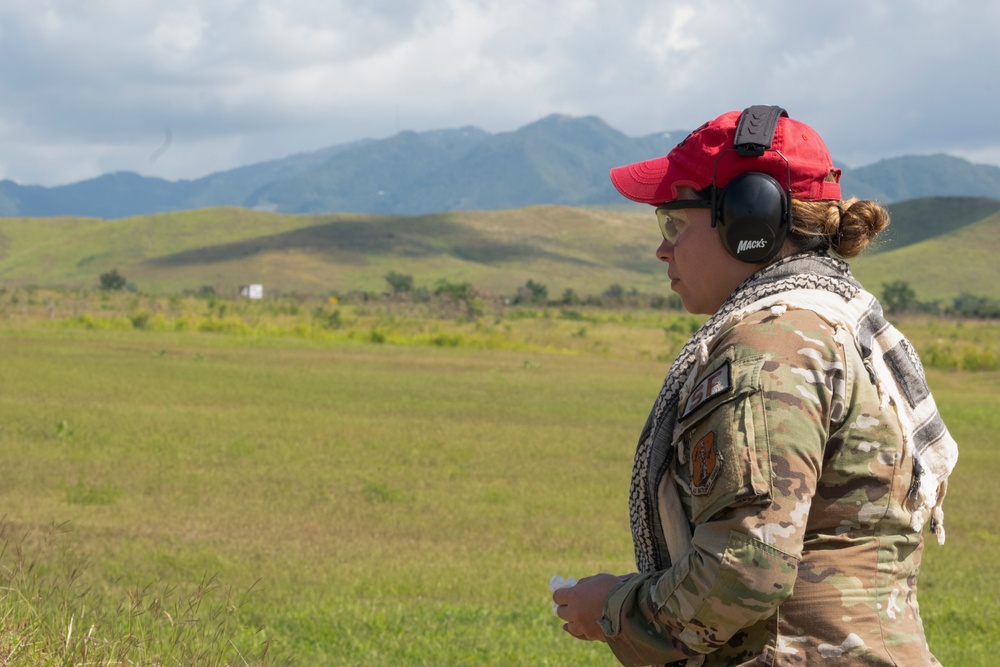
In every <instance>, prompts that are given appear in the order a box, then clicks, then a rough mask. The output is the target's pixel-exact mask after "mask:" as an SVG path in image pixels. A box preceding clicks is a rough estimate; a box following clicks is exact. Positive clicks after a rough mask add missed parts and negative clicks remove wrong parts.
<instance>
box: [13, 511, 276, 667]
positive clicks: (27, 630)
mask: <svg viewBox="0 0 1000 667" xmlns="http://www.w3.org/2000/svg"><path fill="white" fill-rule="evenodd" d="M67 530H68V528H67V526H66V525H65V524H62V525H58V526H50V527H48V528H47V529H45V530H44V531H42V532H37V531H35V530H34V529H27V530H26V531H23V532H20V533H18V531H17V528H16V527H15V526H14V525H12V524H11V523H9V522H4V523H2V524H0V664H3V665H5V666H10V667H15V666H17V665H24V666H26V667H27V666H31V667H36V666H47V665H53V666H55V665H109V666H110V665H116V666H117V665H178V666H180V665H204V666H206V667H209V666H210V667H224V666H229V665H233V666H235V665H259V666H263V665H276V664H279V662H278V661H277V660H274V659H272V656H270V655H269V648H270V643H271V640H269V639H267V634H266V630H265V628H264V627H263V626H259V627H256V628H251V627H249V626H247V625H246V622H245V620H244V619H243V614H242V610H243V609H244V607H245V606H246V605H247V602H248V598H249V597H250V595H251V594H252V593H253V589H252V588H251V589H249V590H247V591H245V592H244V593H242V594H238V595H237V594H236V593H235V592H234V590H233V588H232V587H231V586H223V585H222V584H221V582H220V581H219V579H218V578H217V577H216V576H211V577H206V578H204V579H202V580H201V581H200V582H198V583H197V584H195V585H193V586H192V587H190V588H188V589H186V590H179V589H178V588H177V587H175V586H173V585H167V584H161V585H156V583H155V582H147V583H144V584H141V583H133V584H127V585H126V584H123V583H122V582H119V581H110V582H109V581H105V580H103V579H102V576H101V573H97V575H96V576H95V573H94V572H93V571H91V568H90V567H89V566H88V563H86V561H85V559H82V558H80V557H79V556H78V555H77V554H75V553H74V552H73V550H72V549H71V548H69V547H68V546H67V545H66V544H65V543H62V542H60V539H59V538H60V537H61V536H62V535H63V534H65V533H66V532H67ZM284 662H285V661H282V663H280V664H284Z"/></svg>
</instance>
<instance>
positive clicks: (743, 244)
mask: <svg viewBox="0 0 1000 667" xmlns="http://www.w3.org/2000/svg"><path fill="white" fill-rule="evenodd" d="M766 245H767V241H765V240H764V239H759V240H757V241H749V240H746V239H744V240H743V241H740V244H739V245H738V246H736V252H737V254H739V253H741V252H745V251H747V250H760V249H761V248H763V247H764V246H766Z"/></svg>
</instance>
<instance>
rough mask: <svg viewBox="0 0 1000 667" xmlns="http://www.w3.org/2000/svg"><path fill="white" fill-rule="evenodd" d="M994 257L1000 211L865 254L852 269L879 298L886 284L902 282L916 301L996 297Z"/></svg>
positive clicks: (999, 293) (999, 291) (998, 250)
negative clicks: (970, 222)
mask: <svg viewBox="0 0 1000 667" xmlns="http://www.w3.org/2000/svg"><path fill="white" fill-rule="evenodd" d="M893 224H895V221H894V222H893ZM998 257H1000V212H994V213H993V214H992V215H990V216H988V217H986V218H983V219H981V220H979V221H978V222H975V223H972V224H965V225H962V226H959V227H957V228H956V229H954V230H953V231H949V232H947V233H944V234H940V235H937V236H934V237H932V238H929V239H927V240H925V241H920V242H918V243H913V244H910V245H906V246H904V247H900V248H897V249H895V250H888V251H884V252H878V253H874V254H870V255H864V256H862V257H861V258H858V259H856V260H854V261H853V262H852V265H853V270H854V273H855V275H856V276H857V277H858V279H859V280H860V281H861V282H862V283H863V284H864V285H865V287H866V288H867V289H868V290H869V291H870V292H872V293H874V294H881V292H882V285H883V284H884V283H889V282H893V281H895V280H903V281H906V282H908V283H909V284H910V287H912V288H913V289H914V290H915V291H916V293H917V299H918V300H920V301H935V300H942V301H944V302H945V303H947V302H949V301H950V300H952V299H954V297H956V296H958V295H959V294H962V293H969V294H974V295H976V296H987V297H990V298H992V299H1000V260H998Z"/></svg>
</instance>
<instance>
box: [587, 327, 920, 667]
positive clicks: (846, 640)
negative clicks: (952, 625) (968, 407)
mask: <svg viewBox="0 0 1000 667" xmlns="http://www.w3.org/2000/svg"><path fill="white" fill-rule="evenodd" d="M726 326H727V328H726V329H724V330H723V331H722V332H720V334H719V335H718V336H717V337H716V338H715V339H714V340H713V341H712V344H711V347H710V349H709V350H708V351H709V357H708V359H707V362H706V363H702V364H701V365H700V367H699V370H698V371H697V375H696V377H695V380H694V384H693V385H692V386H693V390H692V391H691V392H690V394H689V395H688V397H687V399H686V401H684V402H683V403H682V404H681V405H680V406H679V408H678V416H677V420H678V421H677V426H676V428H675V431H674V445H675V449H674V451H675V453H676V454H675V458H674V460H673V462H672V463H671V471H672V473H673V479H672V481H673V482H674V483H675V484H676V487H677V489H678V490H679V497H680V503H681V505H682V507H683V511H684V513H685V514H686V516H687V519H688V522H689V524H690V527H691V533H690V547H689V548H688V550H687V551H686V553H684V554H683V556H682V557H680V558H677V559H675V562H673V564H672V566H671V567H670V568H669V569H667V570H661V571H657V572H651V573H648V574H638V575H634V576H632V577H630V578H628V579H627V580H625V581H624V582H623V583H622V584H620V585H619V586H618V587H617V588H616V589H615V590H614V591H613V592H612V594H611V596H610V597H609V599H608V601H607V603H606V605H605V620H604V626H605V633H606V634H607V635H608V643H609V645H610V646H611V648H612V650H613V651H614V653H615V655H616V656H617V657H618V659H619V660H620V661H621V662H622V663H623V664H625V665H649V664H662V663H665V662H666V663H670V662H671V661H677V662H678V664H685V661H687V663H686V664H689V665H699V664H701V665H705V666H706V667H708V666H715V665H782V666H784V665H830V666H833V665H905V666H906V667H914V666H919V665H935V664H938V663H937V661H936V660H935V659H934V657H933V655H932V654H931V652H930V650H929V648H928V647H927V643H926V640H925V638H924V632H923V628H922V625H921V621H920V614H919V610H918V607H917V572H918V570H919V566H920V554H921V550H922V547H923V540H922V538H921V535H920V534H919V532H917V531H914V530H913V529H912V528H911V527H910V516H909V512H908V511H907V510H906V509H905V508H904V501H905V499H906V496H907V493H908V492H909V490H910V487H911V484H912V481H913V461H912V458H911V456H910V455H909V454H908V453H907V452H906V451H905V449H904V446H903V442H902V440H903V438H902V435H901V432H900V427H899V424H898V422H897V420H896V419H895V418H894V417H893V416H892V414H891V410H889V411H886V410H883V409H882V408H881V407H880V397H879V393H878V390H877V388H876V386H875V385H874V384H873V383H872V381H871V379H870V377H869V374H868V372H867V371H866V369H865V367H864V365H863V363H862V359H861V356H860V353H859V352H858V350H857V348H856V347H855V346H854V345H853V344H852V342H851V341H850V340H848V342H847V344H846V345H844V344H841V343H839V342H837V340H836V339H835V337H834V331H833V329H832V327H831V326H830V325H829V324H828V323H827V322H826V321H825V320H823V319H822V318H821V317H820V316H819V315H817V314H816V313H814V312H811V311H808V310H789V311H788V312H785V313H783V314H780V316H777V315H774V314H772V313H771V312H770V311H766V310H765V311H760V312H758V313H754V314H751V315H749V316H747V317H745V318H744V319H742V320H741V321H739V322H735V323H731V324H728V325H726ZM661 511H662V510H661ZM689 659H690V660H689Z"/></svg>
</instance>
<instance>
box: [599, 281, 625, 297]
mask: <svg viewBox="0 0 1000 667" xmlns="http://www.w3.org/2000/svg"><path fill="white" fill-rule="evenodd" d="M603 296H604V298H606V299H611V300H612V301H621V300H622V299H624V298H625V288H624V287H622V286H621V285H619V284H618V283H615V284H613V285H611V286H610V287H608V289H606V290H604V294H603Z"/></svg>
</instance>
